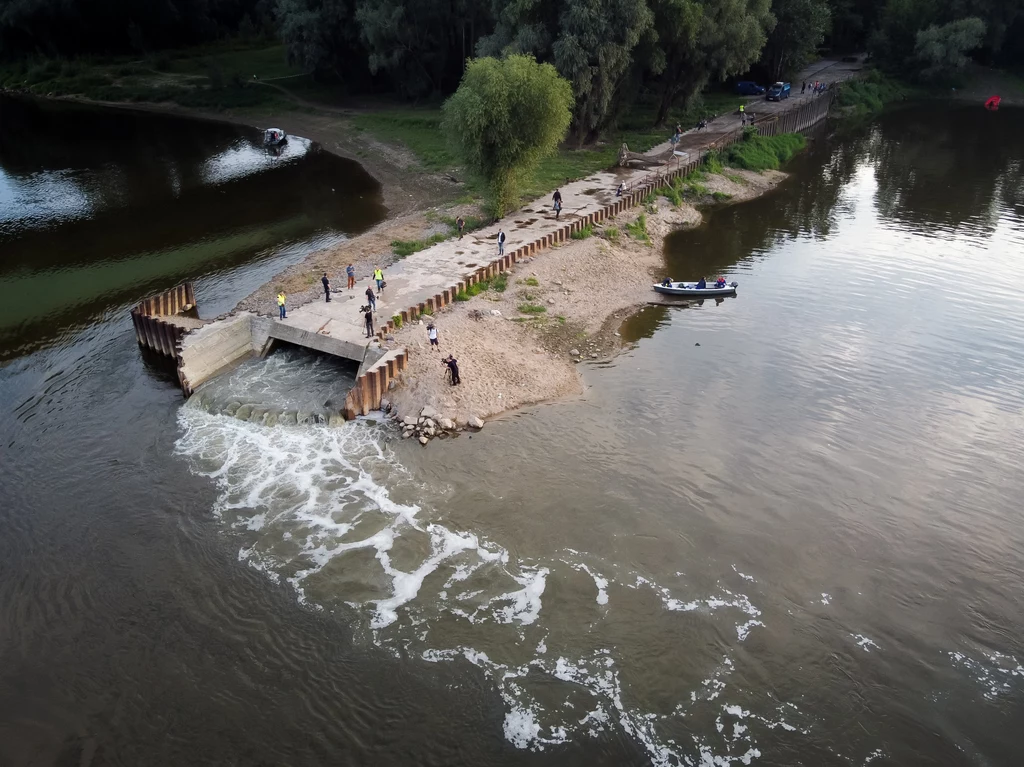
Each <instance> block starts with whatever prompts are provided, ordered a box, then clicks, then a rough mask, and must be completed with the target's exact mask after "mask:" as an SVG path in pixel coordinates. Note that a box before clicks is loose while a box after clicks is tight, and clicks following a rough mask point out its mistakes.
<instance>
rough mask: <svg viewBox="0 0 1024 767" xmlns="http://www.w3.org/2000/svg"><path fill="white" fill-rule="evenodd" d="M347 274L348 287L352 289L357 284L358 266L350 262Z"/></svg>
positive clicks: (346, 270)
mask: <svg viewBox="0 0 1024 767" xmlns="http://www.w3.org/2000/svg"><path fill="white" fill-rule="evenodd" d="M345 274H346V275H348V289H349V290H352V288H354V287H355V286H356V268H355V267H354V266H352V264H349V265H348V266H346V267H345Z"/></svg>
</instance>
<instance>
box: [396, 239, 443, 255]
mask: <svg viewBox="0 0 1024 767" xmlns="http://www.w3.org/2000/svg"><path fill="white" fill-rule="evenodd" d="M445 239H446V238H445V236H444V235H443V234H434V235H431V236H430V237H427V238H426V239H423V240H392V241H391V249H392V250H393V251H394V252H395V255H396V256H398V257H399V258H405V257H406V256H411V255H412V254H413V253H419V252H420V251H421V250H426V249H427V248H429V247H430V246H431V245H436V244H437V243H439V242H444V240H445Z"/></svg>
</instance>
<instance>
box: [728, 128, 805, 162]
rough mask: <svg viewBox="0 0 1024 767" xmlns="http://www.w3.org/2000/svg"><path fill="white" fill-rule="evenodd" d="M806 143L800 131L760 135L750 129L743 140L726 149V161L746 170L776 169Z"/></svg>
mask: <svg viewBox="0 0 1024 767" xmlns="http://www.w3.org/2000/svg"><path fill="white" fill-rule="evenodd" d="M806 144H807V140H806V139H805V138H804V137H803V136H802V135H801V134H799V133H783V134H782V135H779V136H758V135H757V134H756V132H754V131H750V132H748V133H746V135H745V136H744V138H743V140H742V141H737V142H736V143H735V144H733V145H732V146H730V147H729V149H728V150H726V153H725V154H726V162H727V163H728V164H729V165H732V166H733V167H736V168H744V169H745V170H753V171H763V170H776V169H778V168H779V166H781V165H782V164H783V163H785V162H787V161H789V160H790V159H792V157H793V156H794V155H795V154H796V153H797V152H799V151H800V150H802V149H803V148H804V146H806Z"/></svg>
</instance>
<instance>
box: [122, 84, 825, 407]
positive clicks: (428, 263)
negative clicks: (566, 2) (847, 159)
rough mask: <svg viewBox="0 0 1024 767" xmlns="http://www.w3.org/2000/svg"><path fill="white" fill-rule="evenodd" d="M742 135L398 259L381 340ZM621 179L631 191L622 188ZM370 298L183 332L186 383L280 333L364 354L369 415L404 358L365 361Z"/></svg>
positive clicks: (631, 202) (799, 108)
mask: <svg viewBox="0 0 1024 767" xmlns="http://www.w3.org/2000/svg"><path fill="white" fill-rule="evenodd" d="M832 96H833V94H832V93H827V94H823V95H821V96H818V97H815V98H802V99H799V100H794V101H795V103H794V104H792V105H791V106H790V107H789V108H784V107H786V105H785V104H783V105H772V106H773V107H776V108H775V109H772V110H770V113H769V114H764V112H765V111H766V110H761V112H762V113H761V115H760V116H759V118H758V119H757V120H756V122H755V127H756V128H757V130H758V132H759V133H760V134H761V135H776V134H777V133H784V132H790V131H798V130H803V129H806V128H808V127H810V126H812V125H814V124H815V123H817V122H819V121H821V120H822V119H824V118H825V117H826V116H827V114H828V111H829V106H830V104H831V102H832ZM742 136H743V128H742V127H741V126H740V124H739V123H738V120H737V119H736V118H732V117H730V116H726V117H722V118H718V119H717V120H715V121H713V122H712V124H711V126H709V130H706V131H701V132H699V133H697V132H694V131H689V132H688V133H687V134H684V137H683V139H684V140H683V141H681V142H680V143H679V144H678V145H675V146H673V145H671V144H670V143H669V142H665V143H664V144H661V145H659V146H656V147H654V148H653V149H652V150H650V152H648V153H647V154H648V156H650V157H652V158H656V159H657V160H658V161H661V162H662V164H661V165H659V166H658V167H655V168H653V169H647V170H635V169H630V168H615V169H612V170H607V171H602V172H599V173H595V174H593V175H590V176H588V177H587V178H585V179H582V180H577V181H573V182H571V183H567V184H566V185H565V186H563V187H561V193H562V211H561V214H560V215H558V216H557V217H556V215H555V212H554V210H553V209H552V205H551V202H550V200H548V199H543V200H535V201H534V202H533V203H530V204H528V205H527V206H525V207H524V208H522V209H521V210H519V211H517V212H516V213H514V214H512V215H510V216H508V217H506V218H505V219H503V220H502V221H500V222H498V223H496V224H494V225H491V226H489V227H486V228H484V229H480V230H478V231H476V232H473V233H472V234H469V235H466V236H465V237H464V238H461V239H452V240H447V241H445V242H441V243H438V244H437V245H434V246H433V247H431V248H428V249H426V250H423V251H420V252H419V253H414V254H413V255H411V256H409V257H407V258H405V259H402V260H400V261H398V262H396V263H395V264H392V265H391V266H390V267H388V268H387V270H386V272H385V279H386V282H387V287H386V288H385V290H384V291H383V292H382V294H381V295H380V296H378V297H377V298H376V302H377V306H376V312H375V318H376V323H375V326H374V330H375V334H376V336H377V338H378V339H380V340H383V338H384V336H385V335H386V334H387V333H389V332H391V331H393V330H394V328H395V327H396V326H399V325H401V324H407V323H409V322H413V321H416V320H417V319H419V317H420V315H422V314H424V313H432V312H433V311H436V310H437V309H440V308H441V307H443V306H446V305H447V304H449V303H451V302H452V301H454V300H456V296H457V295H458V294H459V293H460V292H462V291H464V290H466V288H468V287H469V286H470V285H473V284H474V283H476V282H479V281H482V280H486V279H490V278H491V277H493V276H495V275H497V274H499V273H501V272H504V271H507V270H508V269H510V268H511V267H512V265H513V264H515V263H516V262H518V261H521V260H522V259H524V258H529V257H533V256H535V255H537V254H538V253H540V252H541V251H543V250H544V249H545V248H548V247H551V246H552V245H555V244H556V243H560V242H564V241H566V240H568V239H570V237H571V235H572V234H573V233H574V232H577V231H579V230H581V229H583V228H585V227H588V226H593V225H595V224H600V223H601V222H602V221H604V220H605V219H608V218H611V217H613V216H616V215H618V214H619V213H621V212H623V211H624V210H627V209H629V208H631V207H633V206H635V205H637V204H638V203H640V202H642V201H643V200H644V199H645V198H646V197H647V195H648V194H650V193H651V192H654V191H656V190H658V189H659V188H661V187H664V186H666V185H668V184H671V183H672V182H673V181H674V180H675V179H676V178H678V177H680V176H685V175H687V174H689V173H691V172H693V171H694V170H696V169H697V168H699V167H700V165H701V164H703V162H704V160H705V158H706V156H707V154H708V152H709V151H712V150H720V149H723V148H725V147H727V146H729V145H730V144H732V143H733V142H735V141H738V140H739V139H741V138H742ZM620 183H622V184H623V185H624V189H625V191H624V193H623V194H622V195H621V196H616V189H617V188H618V186H619V184H620ZM502 230H503V231H504V232H505V235H506V242H505V248H504V253H503V254H501V255H499V254H498V246H497V238H498V232H499V231H502ZM189 287H190V286H189ZM150 300H151V301H152V300H155V299H150ZM366 300H367V299H366V295H365V293H364V289H363V288H358V289H355V290H351V291H349V290H344V291H339V292H337V293H334V294H332V300H331V301H330V302H326V301H323V300H320V301H314V302H310V303H308V304H306V305H304V306H300V307H296V308H293V309H290V310H289V311H288V317H287V319H284V320H278V319H276V318H274V319H271V318H265V317H257V316H255V315H252V314H250V313H247V312H244V313H239V314H237V315H233V316H229V317H228V318H226V319H221V320H219V321H216V322H214V323H211V324H209V325H207V326H206V327H201V328H198V329H194V330H189V331H183V332H182V335H180V336H178V337H177V340H176V348H177V355H176V356H177V358H178V360H179V365H178V372H179V379H180V381H181V385H182V389H183V390H184V391H185V393H186V394H190V393H191V392H192V391H193V390H194V389H195V388H196V387H197V386H199V385H200V384H201V383H203V382H204V381H207V380H209V379H210V378H212V377H213V376H215V375H217V374H218V373H219V372H221V371H223V370H224V369H226V368H228V367H230V366H232V365H234V364H237V363H238V362H239V361H241V360H243V359H245V358H246V357H248V356H250V355H252V354H265V353H266V352H267V351H268V350H269V348H270V346H271V345H272V344H273V342H274V341H278V340H279V341H286V342H288V343H292V344H295V345H298V346H304V347H307V348H310V349H315V350H317V351H320V352H324V353H326V354H332V355H335V356H339V357H344V358H347V359H351V360H354V361H356V362H359V363H360V364H361V369H360V372H359V374H357V379H356V383H355V386H354V387H353V389H352V391H351V392H350V394H349V397H348V398H347V399H346V404H345V409H344V411H343V412H344V415H345V417H346V418H353V417H355V416H356V415H361V414H362V415H365V414H366V413H368V412H369V411H370V410H374V409H376V408H378V407H379V406H380V399H381V397H382V396H383V394H384V392H386V391H387V390H388V387H389V385H390V382H391V381H392V380H393V379H394V378H395V377H396V376H398V374H400V373H401V372H402V371H403V370H404V369H405V367H406V362H407V353H406V351H405V350H404V349H400V350H397V351H393V352H389V353H387V354H385V355H384V356H383V357H381V359H379V360H375V361H373V362H372V363H369V362H367V353H368V344H369V342H368V340H367V336H366V333H365V326H364V319H363V312H362V311H360V308H361V307H362V306H363V305H364V304H365V303H366ZM144 303H145V302H144ZM140 306H141V305H140ZM134 317H135V312H134V310H133V318H134ZM164 319H166V318H164ZM136 327H137V332H138V325H137V326H136ZM140 343H142V340H141V336H140ZM165 346H166V345H162V346H161V347H160V348H165ZM375 347H376V345H375ZM376 348H377V349H378V352H377V354H380V353H381V352H380V351H379V347H376Z"/></svg>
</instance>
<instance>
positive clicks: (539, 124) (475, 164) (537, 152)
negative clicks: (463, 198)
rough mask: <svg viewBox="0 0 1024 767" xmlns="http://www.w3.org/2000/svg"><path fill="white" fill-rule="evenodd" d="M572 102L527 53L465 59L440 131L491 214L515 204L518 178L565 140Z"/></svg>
mask: <svg viewBox="0 0 1024 767" xmlns="http://www.w3.org/2000/svg"><path fill="white" fill-rule="evenodd" d="M573 101H574V99H573V94H572V86H571V85H570V84H569V81H568V80H566V79H565V78H563V77H561V76H560V75H559V74H558V71H557V70H556V69H555V68H554V67H553V66H552V65H551V64H538V63H537V61H536V60H535V59H534V58H533V57H532V56H522V55H511V56H506V57H505V58H503V59H495V58H479V59H470V60H469V62H468V64H467V66H466V72H465V74H464V75H463V76H462V82H461V83H460V84H459V88H458V90H457V91H455V93H454V94H453V95H452V96H451V98H449V99H448V100H447V101H446V102H445V104H444V132H445V133H446V134H447V135H448V136H450V137H452V141H453V143H454V144H455V145H456V148H457V154H458V155H459V156H460V157H462V158H464V159H465V162H466V163H467V165H468V166H469V167H470V168H472V169H473V170H474V171H476V172H477V173H479V174H480V175H481V176H482V177H483V178H485V179H486V180H487V182H488V184H489V185H490V189H491V207H492V209H493V212H494V213H495V215H496V216H499V217H500V216H502V215H504V213H505V212H506V211H508V210H510V209H512V208H514V207H516V205H517V204H518V202H519V189H520V184H521V183H522V181H523V180H524V178H526V177H527V176H529V174H531V173H532V172H533V170H534V169H535V168H536V167H537V165H538V164H539V162H540V161H541V160H542V159H543V158H544V157H546V156H547V155H550V154H553V153H554V152H555V150H556V149H557V148H558V145H559V144H560V143H561V141H562V139H563V138H565V135H566V132H567V131H568V130H569V122H570V121H571V119H572V106H573Z"/></svg>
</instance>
